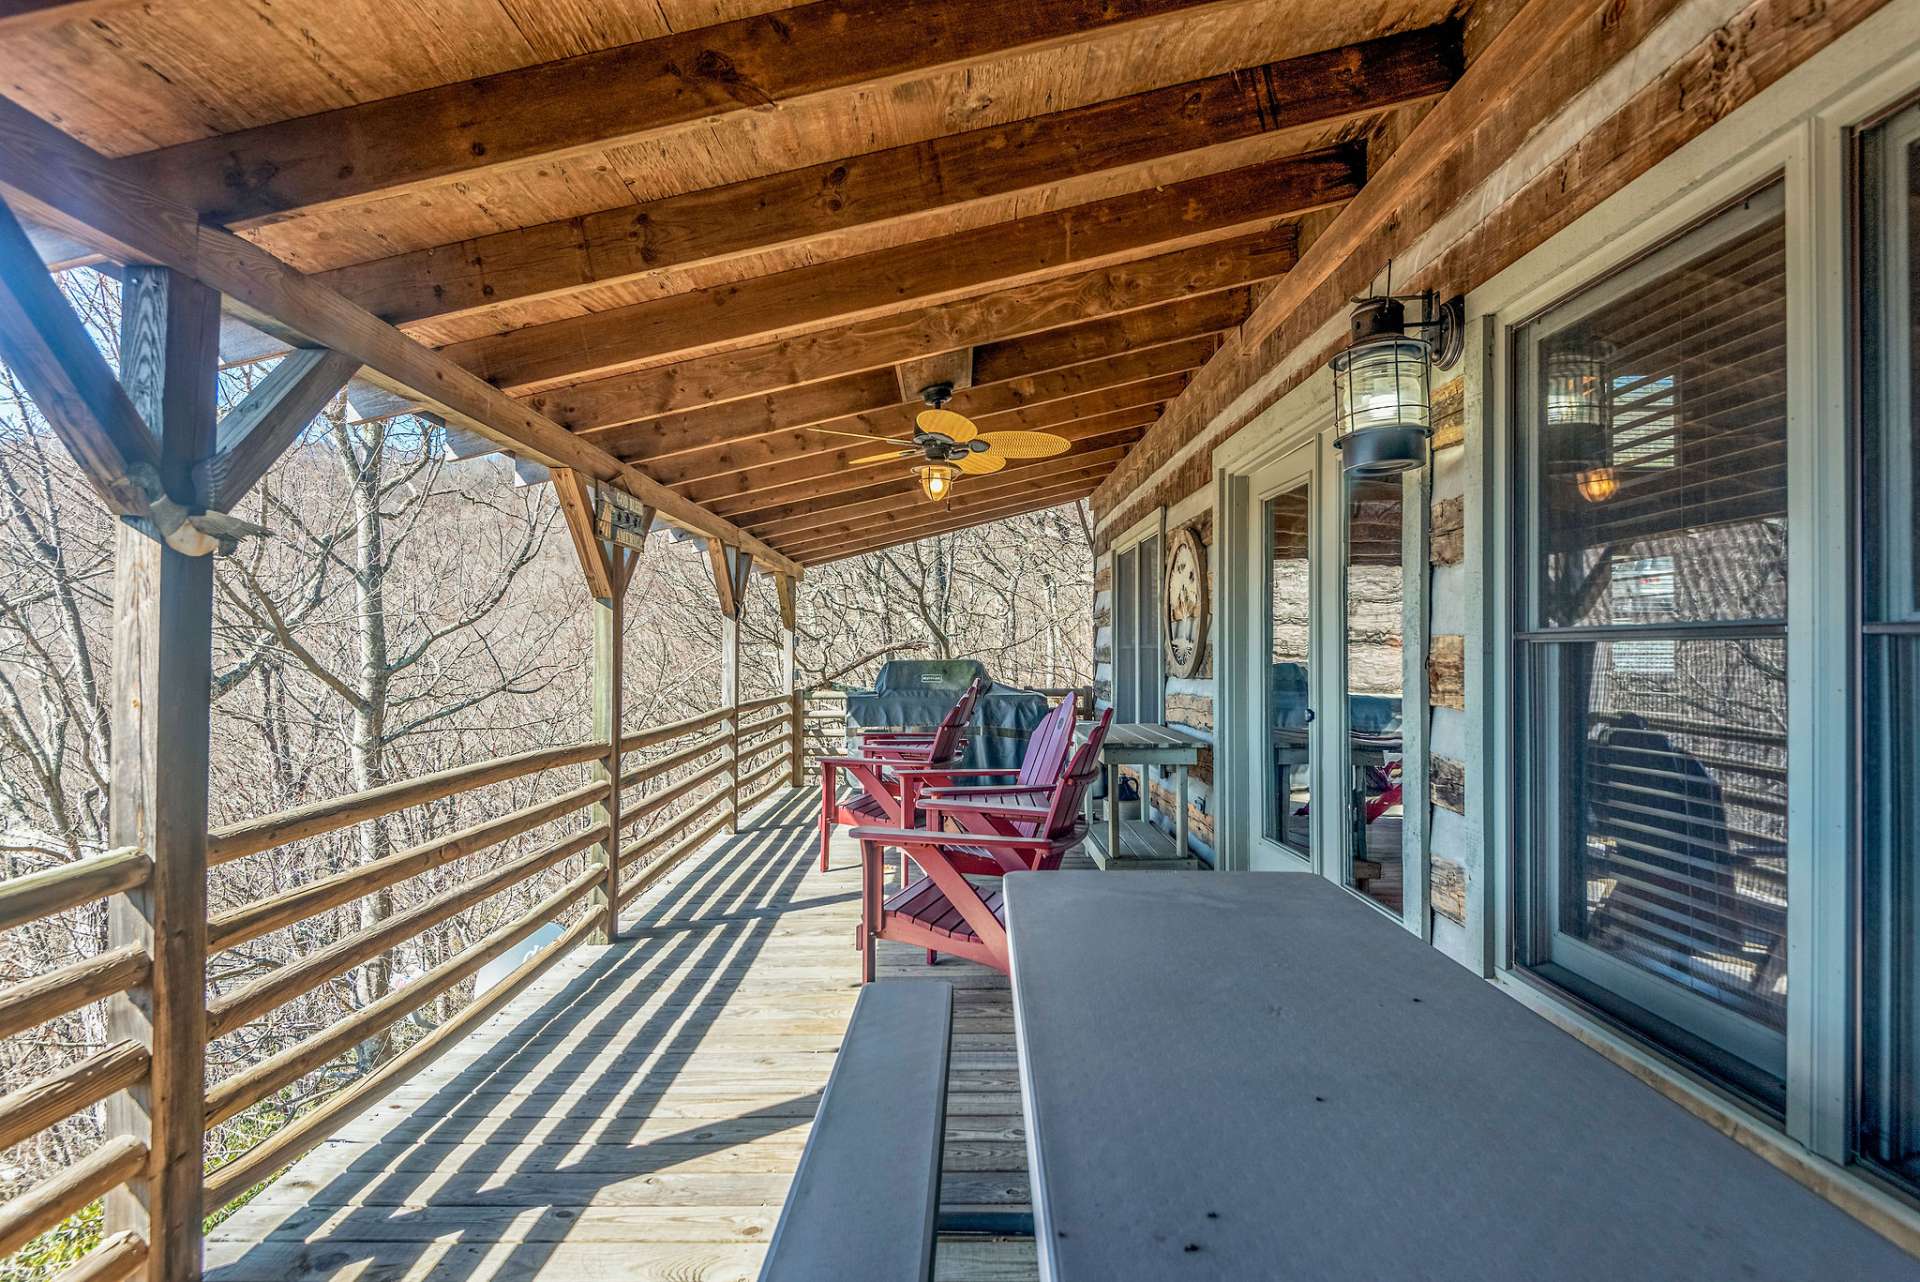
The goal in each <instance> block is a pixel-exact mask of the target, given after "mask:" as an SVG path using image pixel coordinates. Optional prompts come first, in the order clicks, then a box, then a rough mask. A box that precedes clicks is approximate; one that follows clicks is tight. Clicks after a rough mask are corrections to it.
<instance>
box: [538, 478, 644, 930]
mask: <svg viewBox="0 0 1920 1282" xmlns="http://www.w3.org/2000/svg"><path fill="white" fill-rule="evenodd" d="M553 492H554V495H555V496H556V497H557V498H558V499H559V501H560V511H561V513H562V514H563V515H564V516H565V517H566V518H567V532H568V533H569V534H570V535H572V537H573V548H574V551H575V552H576V553H577V554H578V555H579V557H580V568H581V570H582V571H583V572H584V573H585V574H586V576H587V591H588V592H589V593H591V594H592V596H593V737H594V739H595V740H597V741H600V742H603V743H605V744H606V745H607V754H606V756H605V757H603V758H602V759H601V760H600V761H599V763H598V764H596V765H595V766H594V768H593V773H594V778H595V779H604V780H607V781H608V783H609V784H610V785H611V786H610V787H609V788H608V790H607V795H606V798H605V799H604V800H602V801H600V802H597V803H596V804H595V805H594V808H593V822H594V824H595V826H596V827H598V826H602V825H604V826H605V828H606V831H607V836H606V839H605V840H604V841H602V842H600V843H599V844H598V845H597V846H595V847H594V859H595V861H596V862H598V863H599V864H600V866H601V867H602V869H604V870H605V875H604V876H603V878H602V880H601V882H600V886H599V888H598V889H596V890H595V891H594V892H593V901H594V912H595V913H597V914H598V915H599V916H600V918H601V923H600V925H599V927H598V928H597V929H596V930H595V931H594V933H593V936H592V942H594V943H596V944H610V943H612V942H613V941H614V940H616V939H618V938H619V937H620V786H619V783H620V731H621V719H622V712H621V709H622V703H623V700H622V694H623V691H624V688H625V670H626V664H625V653H626V646H625V644H624V638H625V636H626V598H627V584H628V583H630V582H631V581H632V580H633V571H634V569H635V567H637V566H638V565H639V563H640V549H639V548H637V547H631V546H624V545H622V544H620V543H616V542H614V541H612V540H610V539H605V538H602V537H601V530H600V526H599V524H598V522H597V520H596V514H595V506H594V487H593V482H592V480H591V478H589V477H587V476H586V475H584V474H582V473H580V472H576V471H574V470H572V469H571V468H555V469H554V470H553ZM640 537H641V538H643V539H644V538H645V535H644V534H642V535H641V536H640Z"/></svg>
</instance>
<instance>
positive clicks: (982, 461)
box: [953, 452, 1007, 476]
mask: <svg viewBox="0 0 1920 1282" xmlns="http://www.w3.org/2000/svg"><path fill="white" fill-rule="evenodd" d="M953 465H954V466H955V467H957V468H959V469H960V470H961V471H962V472H965V473H966V474H967V475H968V476H986V475H989V474H990V473H993V472H998V471H999V470H1000V469H1001V468H1003V467H1005V466H1006V465H1007V460H1006V456H1005V455H1001V454H994V453H991V452H989V453H986V454H962V455H961V456H960V457H959V458H957V459H955V460H954V461H953Z"/></svg>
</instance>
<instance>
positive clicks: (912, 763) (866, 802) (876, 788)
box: [820, 679, 988, 872]
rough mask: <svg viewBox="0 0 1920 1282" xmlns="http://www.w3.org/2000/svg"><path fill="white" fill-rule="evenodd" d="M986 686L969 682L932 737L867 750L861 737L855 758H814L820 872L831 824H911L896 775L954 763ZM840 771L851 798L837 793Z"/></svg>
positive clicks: (827, 845)
mask: <svg viewBox="0 0 1920 1282" xmlns="http://www.w3.org/2000/svg"><path fill="white" fill-rule="evenodd" d="M987 685H988V683H987V682H986V681H985V680H984V679H981V680H975V681H973V682H971V683H969V684H968V686H967V688H966V689H965V690H963V691H961V693H960V698H959V699H957V700H956V701H955V702H954V705H953V707H951V708H949V709H948V710H947V715H946V716H944V717H942V718H941V719H940V724H939V725H938V726H935V727H934V730H933V733H932V734H930V735H922V736H911V738H915V739H917V740H918V742H913V743H909V742H904V741H900V740H895V741H891V742H886V743H882V744H879V745H875V746H873V747H869V746H868V743H869V741H868V740H866V739H863V740H861V746H860V747H861V750H860V751H859V752H858V753H857V754H850V755H845V756H838V757H822V758H821V759H820V871H821V872H825V871H826V870H827V852H828V849H829V846H830V844H831V842H832V839H833V826H834V825H835V824H837V823H839V824H871V823H883V824H895V825H911V824H912V823H913V812H912V811H911V810H906V809H903V808H902V805H901V802H902V797H901V792H902V785H901V782H900V779H899V776H898V772H899V771H901V770H904V769H908V768H911V767H918V768H921V769H933V770H938V769H939V768H940V767H942V766H944V765H946V764H947V763H949V762H952V761H955V760H957V759H958V758H959V756H960V753H961V752H962V751H963V750H964V749H965V748H966V739H965V737H964V732H965V730H966V727H967V723H968V722H969V721H971V720H972V719H973V706H974V704H976V703H978V702H979V700H980V696H981V695H983V694H985V693H986V692H987ZM842 771H844V772H845V773H846V774H847V775H849V776H850V777H851V778H852V779H853V781H854V783H855V785H856V786H857V788H858V793H857V794H855V795H847V794H846V793H844V792H843V791H842V790H841V788H840V774H841V772H842ZM843 797H844V798H845V799H844V800H842V798H843Z"/></svg>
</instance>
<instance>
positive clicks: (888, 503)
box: [753, 458, 1113, 546]
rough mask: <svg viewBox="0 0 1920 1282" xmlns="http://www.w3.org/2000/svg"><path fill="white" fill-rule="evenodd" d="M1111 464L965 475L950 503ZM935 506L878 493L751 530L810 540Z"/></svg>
mask: <svg viewBox="0 0 1920 1282" xmlns="http://www.w3.org/2000/svg"><path fill="white" fill-rule="evenodd" d="M1112 465H1113V460H1111V459H1105V458H1102V459H1097V460H1093V461H1088V462H1083V463H1081V464H1080V465H1079V466H1077V467H1072V468H1068V469H1067V470H1065V471H1060V472H1049V473H1047V475H1046V476H1045V477H1044V478H1042V479H1038V480H1036V479H1035V478H1033V477H1031V476H1025V475H1021V474H1018V473H1016V474H1015V475H1013V476H1011V477H1007V476H1005V474H1004V473H999V474H996V475H994V476H969V477H964V478H962V479H961V481H960V483H959V484H958V485H956V486H954V488H953V498H952V500H951V501H950V502H951V504H952V505H956V506H957V505H959V504H961V503H967V504H972V505H976V506H977V505H979V504H981V503H985V502H989V501H1000V500H1004V499H1007V498H1010V497H1013V496H1016V495H1020V494H1028V493H1032V492H1033V491H1035V490H1037V489H1042V488H1047V489H1051V488H1055V487H1058V486H1062V485H1068V484H1072V483H1075V482H1079V481H1084V480H1086V479H1088V478H1089V477H1095V476H1104V475H1105V474H1106V472H1107V470H1108V469H1109V468H1110V467H1111V466H1112ZM935 506H937V505H936V504H934V503H932V502H931V501H926V500H924V499H923V501H922V502H921V503H918V504H916V503H914V502H912V501H911V500H910V499H905V498H904V497H903V496H901V495H898V494H888V495H882V496H880V497H877V498H870V499H861V500H859V501H858V502H852V503H845V502H842V503H836V504H835V505H834V506H832V507H823V508H821V509H820V510H819V511H818V512H813V513H809V514H806V515H804V516H793V517H788V518H787V519H786V520H784V521H769V522H767V523H765V524H763V525H756V526H754V527H753V528H754V533H755V534H758V535H759V536H760V537H761V538H764V539H768V540H771V541H772V542H775V543H779V544H781V545H783V546H784V545H786V544H790V543H801V542H807V541H811V540H812V539H813V538H814V537H816V536H817V535H819V534H822V533H824V532H825V531H828V530H832V529H837V528H839V527H841V526H849V527H858V526H859V525H861V524H863V523H865V522H867V521H870V520H871V521H879V522H882V523H887V522H890V521H891V520H892V519H893V518H894V517H895V516H896V515H898V514H900V513H905V512H910V511H913V510H916V509H917V508H919V507H926V508H929V509H931V508H933V507H935Z"/></svg>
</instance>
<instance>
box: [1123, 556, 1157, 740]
mask: <svg viewBox="0 0 1920 1282" xmlns="http://www.w3.org/2000/svg"><path fill="white" fill-rule="evenodd" d="M1160 626H1161V620H1160V536H1159V535H1158V534H1154V535H1151V536H1149V537H1147V538H1144V539H1142V540H1140V541H1139V542H1138V543H1135V544H1133V545H1132V546H1130V547H1127V548H1125V549H1122V550H1121V551H1118V552H1116V553H1115V554H1114V558H1113V719H1114V720H1115V721H1120V722H1128V721H1134V722H1157V721H1159V720H1160V719H1161V716H1162V708H1163V705H1164V699H1163V695H1164V693H1165V690H1166V679H1165V670H1166V660H1165V658H1164V657H1163V656H1162V653H1161V648H1160Z"/></svg>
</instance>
